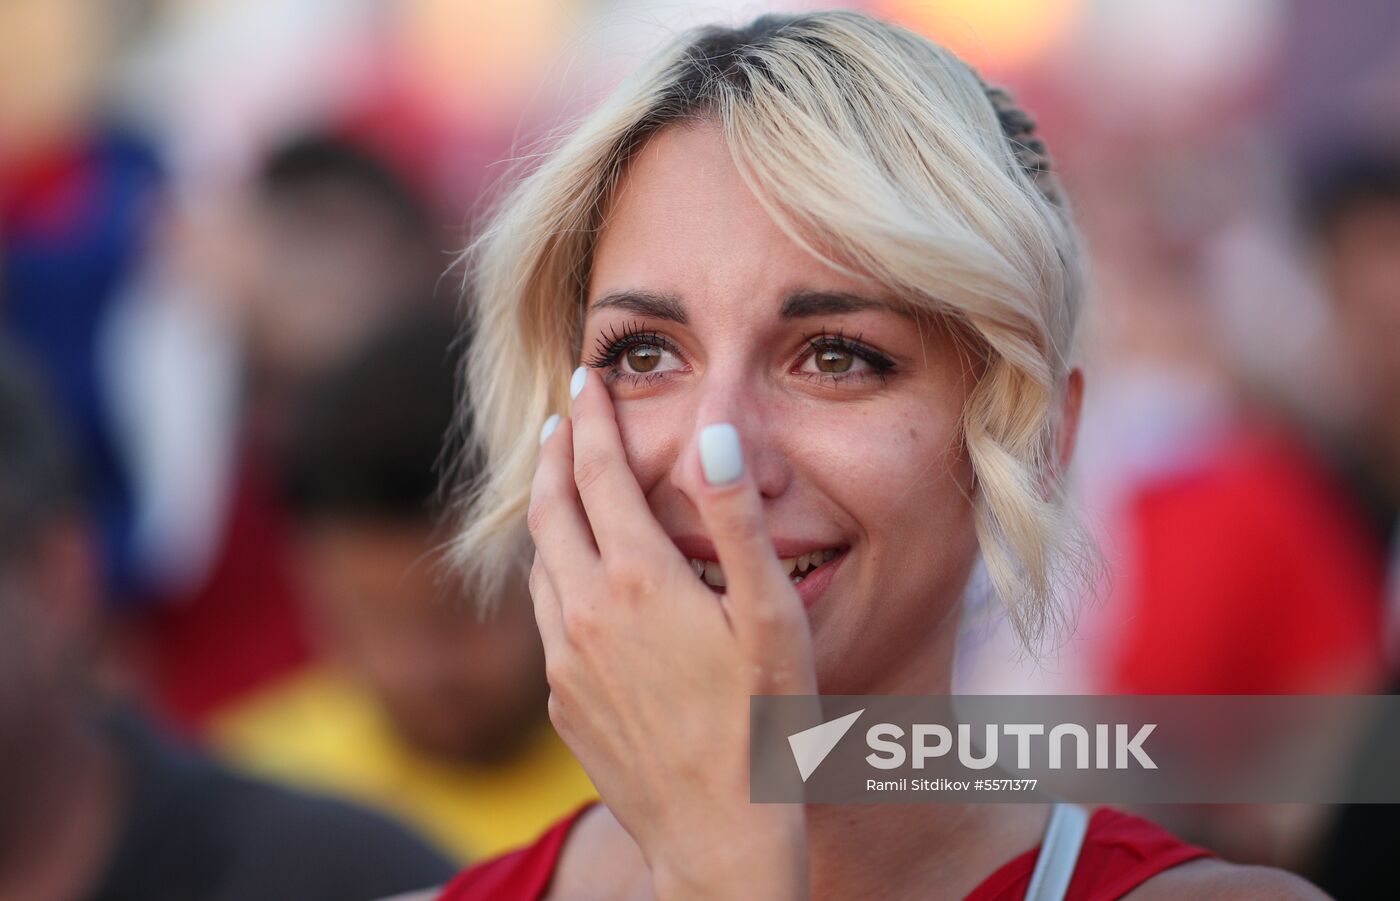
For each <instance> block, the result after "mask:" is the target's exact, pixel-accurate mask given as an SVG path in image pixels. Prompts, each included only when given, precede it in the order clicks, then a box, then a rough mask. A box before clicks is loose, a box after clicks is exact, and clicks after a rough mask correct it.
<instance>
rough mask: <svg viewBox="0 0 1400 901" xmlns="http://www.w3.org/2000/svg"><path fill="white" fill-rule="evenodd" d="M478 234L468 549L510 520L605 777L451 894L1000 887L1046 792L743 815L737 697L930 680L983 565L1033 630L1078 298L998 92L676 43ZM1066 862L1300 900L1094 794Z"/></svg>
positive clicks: (809, 52) (1085, 879) (1040, 601)
mask: <svg viewBox="0 0 1400 901" xmlns="http://www.w3.org/2000/svg"><path fill="white" fill-rule="evenodd" d="M472 262H473V266H474V273H475V279H476V285H475V288H476V294H477V296H478V297H479V298H480V305H479V308H478V309H477V311H476V322H475V328H476V330H477V333H476V340H475V347H476V351H475V352H474V355H473V357H472V360H471V363H470V366H469V373H468V375H469V383H470V385H471V390H472V394H473V398H474V406H473V424H474V429H475V431H476V434H477V435H478V440H479V445H480V446H479V452H480V457H479V459H481V460H484V462H485V467H484V471H485V472H486V473H487V475H486V476H485V477H484V479H483V480H481V481H479V482H478V483H477V484H476V485H475V486H474V489H473V491H472V493H471V495H470V500H469V504H468V513H467V518H466V524H465V528H464V530H463V532H462V535H461V540H460V551H461V558H462V560H463V563H464V564H465V566H466V567H467V569H468V571H469V572H470V573H471V575H472V576H473V577H474V579H475V582H476V584H477V585H478V586H480V587H482V588H483V589H484V590H483V595H482V596H486V597H490V596H494V595H496V593H497V591H496V590H495V589H496V588H498V587H499V586H500V585H502V584H503V583H504V582H505V581H506V580H508V579H509V578H510V569H511V566H512V565H513V562H514V561H522V562H523V559H524V558H522V556H521V551H520V549H521V548H522V547H528V546H529V545H528V543H527V542H526V541H524V537H525V536H524V535H523V534H522V533H521V527H522V526H527V527H528V530H529V533H530V537H531V538H532V539H533V545H534V548H535V556H534V562H533V566H532V568H531V570H530V588H531V593H532V596H533V598H534V606H535V615H536V619H537V621H538V624H539V628H540V631H541V634H542V637H543V640H544V645H545V652H546V657H547V661H548V664H547V669H548V675H549V681H550V686H551V689H552V696H551V699H550V715H551V717H552V719H553V721H554V723H555V724H556V726H557V727H558V729H559V731H560V734H561V735H562V736H563V737H564V739H565V740H566V741H567V742H568V743H569V745H570V747H571V748H572V749H573V750H574V752H575V754H576V755H577V756H578V758H579V760H580V761H581V762H582V764H583V766H584V768H585V769H586V770H587V771H588V773H589V775H590V777H591V778H592V779H593V781H594V783H595V785H596V786H597V788H598V790H599V793H600V795H601V797H602V804H599V805H595V806H591V807H588V808H586V809H584V810H583V811H580V812H579V813H578V814H575V815H574V816H573V817H571V818H569V819H568V820H566V821H565V822H564V823H561V824H560V825H559V826H558V827H556V828H555V829H553V830H551V831H550V832H549V833H548V834H547V835H546V836H545V837H544V838H543V839H542V840H541V841H540V842H539V843H538V844H536V845H535V846H533V847H531V848H530V849H527V850H525V851H523V852H520V853H517V854H516V855H513V856H509V857H507V858H503V859H499V860H497V861H493V862H488V863H486V864H484V865H481V866H479V867H477V868H475V869H473V870H469V871H467V872H466V873H464V874H462V876H460V877H459V878H458V879H457V880H456V881H455V882H454V883H453V884H452V885H451V886H449V887H448V889H447V890H446V892H445V894H443V895H442V897H443V898H447V899H469V898H488V897H490V898H537V897H545V896H547V897H550V898H576V897H581V898H648V897H660V898H764V899H767V898H773V899H778V898H807V897H811V898H855V897H862V898H865V897H870V898H913V897H918V898H963V897H974V898H1019V897H1022V896H1023V895H1024V893H1025V890H1026V886H1027V883H1028V882H1029V881H1030V878H1031V871H1032V869H1033V867H1034V865H1035V862H1036V860H1037V853H1036V848H1037V846H1038V845H1039V844H1040V841H1041V836H1042V833H1043V831H1044V830H1045V829H1046V827H1047V821H1048V820H1049V819H1050V816H1049V809H1048V808H1047V807H1045V806H1037V805H966V806H951V805H927V806H912V805H911V806H841V805H831V806H812V807H809V808H805V809H804V808H803V807H801V806H798V805H774V804H750V803H749V800H748V770H747V762H748V733H747V728H748V699H749V696H750V695H755V694H816V693H817V692H818V691H820V692H822V693H828V694H929V693H939V692H947V691H948V690H949V679H950V671H951V666H952V655H953V640H954V634H955V632H956V625H957V620H958V612H959V611H958V606H959V598H960V596H961V594H962V592H963V589H964V587H965V585H966V583H967V580H968V577H969V573H970V572H971V570H972V568H973V565H974V563H975V561H976V560H977V558H978V557H979V555H980V557H981V559H982V560H983V561H984V562H985V565H986V569H987V571H988V573H989V575H990V577H991V581H992V583H993V585H994V586H995V588H996V589H997V591H998V593H999V595H1000V596H1001V597H1002V599H1003V600H1004V601H1005V603H1006V607H1007V610H1008V613H1009V615H1010V616H1011V618H1012V621H1013V622H1014V623H1015V624H1016V626H1017V628H1018V629H1019V630H1020V632H1021V635H1022V637H1023V638H1024V639H1025V640H1026V642H1027V643H1028V645H1029V644H1033V643H1034V641H1035V639H1036V638H1037V636H1039V635H1040V634H1041V632H1042V631H1043V630H1044V629H1045V628H1047V626H1049V625H1051V624H1053V623H1054V621H1055V619H1056V617H1055V615H1054V607H1053V604H1052V601H1051V598H1050V584H1051V582H1052V577H1051V573H1052V570H1053V568H1054V566H1055V565H1056V561H1057V560H1062V559H1064V554H1065V549H1066V545H1067V543H1068V542H1067V541H1066V538H1067V536H1069V535H1070V534H1072V530H1071V529H1070V528H1069V527H1068V525H1067V523H1066V522H1065V517H1064V515H1063V512H1062V509H1063V508H1062V506H1061V503H1060V483H1061V479H1060V473H1061V472H1062V471H1063V469H1064V467H1065V465H1066V464H1067V463H1068V461H1069V458H1070V455H1071V453H1072V450H1073V445H1074V431H1075V427H1076V424H1077V419H1078V411H1079V402H1080V396H1081V393H1082V384H1083V380H1082V377H1081V375H1080V373H1079V371H1078V370H1077V369H1074V368H1072V366H1071V365H1070V363H1069V354H1070V348H1071V340H1072V337H1073V333H1074V326H1075V321H1076V319H1077V318H1078V311H1079V306H1080V299H1081V288H1080V279H1079V273H1078V251H1077V249H1076V246H1075V239H1074V233H1073V230H1072V227H1071V225H1070V224H1069V220H1068V216H1067V214H1066V212H1065V210H1064V208H1063V205H1062V203H1061V200H1060V197H1059V194H1058V191H1057V188H1056V185H1055V182H1054V180H1053V178H1052V176H1051V173H1050V171H1049V168H1048V161H1047V159H1046V156H1045V154H1044V150H1043V147H1042V146H1041V144H1040V143H1039V141H1037V140H1036V139H1035V136H1034V134H1033V128H1032V125H1031V122H1030V120H1029V119H1028V118H1027V117H1026V116H1025V114H1024V113H1022V112H1021V111H1019V110H1017V109H1016V108H1015V107H1014V106H1013V105H1012V104H1011V103H1010V101H1009V99H1008V98H1007V97H1006V96H1005V95H1004V94H1003V93H1001V92H998V91H995V90H991V89H989V88H987V87H986V86H985V85H984V84H982V83H981V82H980V81H979V79H978V78H977V76H976V75H975V74H974V73H973V72H972V71H971V70H969V69H968V68H967V66H966V65H964V64H963V63H961V62H960V61H959V60H957V59H956V58H954V57H953V56H951V55H950V54H949V53H947V52H946V51H944V50H942V49H940V48H938V47H936V46H933V45H931V44H929V43H928V42H927V41H925V40H923V39H921V38H919V37H917V36H915V35H913V34H910V33H908V32H905V31H902V30H900V29H898V28H895V27H892V26H889V25H886V24H883V23H881V22H878V21H875V20H873V19H870V18H867V17H864V16H861V15H857V14H852V13H820V14H811V15H802V16H797V17H764V18H762V19H759V20H758V21H756V22H755V23H753V24H752V25H750V26H748V27H746V28H743V29H739V30H728V29H708V30H704V31H700V32H698V33H695V34H692V35H689V36H687V37H686V38H685V39H683V40H682V41H680V42H679V43H677V44H676V45H675V46H673V47H672V48H671V49H669V50H668V51H666V52H665V53H663V54H662V55H661V56H660V57H658V58H657V59H656V60H655V61H654V62H652V63H651V64H650V65H648V66H647V67H645V68H644V69H643V70H642V71H641V72H639V73H638V74H637V75H636V76H635V77H634V78H633V79H632V80H631V81H630V82H629V83H628V84H627V85H626V86H625V87H623V88H622V89H621V90H620V91H619V92H618V93H617V94H615V95H614V96H613V97H612V98H611V99H610V100H609V101H608V102H607V103H606V104H605V105H604V106H603V107H602V108H601V109H600V110H599V111H597V112H596V113H595V114H594V115H593V116H592V117H591V118H589V119H588V120H587V121H586V122H585V123H584V124H583V126H582V127H581V128H580V129H579V130H578V132H577V133H576V134H575V135H574V136H573V138H572V139H571V140H569V141H568V142H567V143H565V144H564V145H563V146H562V147H561V148H560V149H559V150H558V151H557V152H556V153H554V154H553V155H552V156H550V157H549V158H548V159H547V160H545V161H544V162H543V164H542V165H541V166H540V167H539V168H538V169H537V170H536V171H535V172H534V173H533V174H532V175H530V176H529V177H528V178H527V179H525V180H524V181H523V182H522V183H521V184H520V186H519V187H518V189H517V191H516V193H515V194H513V195H512V196H511V198H510V200H509V202H508V203H507V204H506V206H505V207H504V209H503V210H502V212H501V213H500V214H499V216H498V217H497V219H496V220H495V222H494V224H493V226H492V227H491V228H490V230H489V231H488V232H487V233H486V234H485V235H484V236H483V238H482V240H481V241H480V242H479V244H478V245H477V247H476V253H475V254H474V257H473V260H472ZM580 362H582V364H583V365H582V366H579V368H578V369H577V371H575V372H574V374H573V376H572V377H570V376H569V375H568V373H569V371H570V370H571V369H573V368H574V367H575V366H577V365H578V364H579V363H580ZM566 384H567V385H569V391H570V396H569V397H565V396H564V386H565V385H566ZM564 412H567V414H568V415H567V417H561V416H560V415H558V414H560V413H564ZM551 413H552V414H555V415H548V414H551ZM547 415H548V418H547V419H546V416H547ZM542 420H543V421H544V427H543V429H542V431H541V434H540V445H541V446H540V447H539V448H538V449H537V448H536V446H535V442H534V437H533V435H526V429H525V428H523V427H522V424H523V423H527V422H531V421H533V422H539V421H542ZM1077 860H1078V866H1077V868H1076V867H1075V857H1074V856H1073V855H1071V856H1070V857H1069V859H1068V866H1069V867H1070V868H1071V870H1072V872H1073V873H1074V881H1073V883H1072V884H1071V885H1070V889H1069V895H1068V897H1071V898H1091V897H1092V898H1110V897H1113V898H1116V897H1122V896H1124V895H1125V894H1126V893H1129V892H1131V893H1132V895H1131V896H1132V897H1133V898H1165V897H1171V898H1181V897H1227V896H1228V897H1232V898H1233V897H1269V898H1311V897H1317V895H1316V893H1315V892H1313V891H1312V890H1311V889H1309V888H1308V887H1307V886H1305V885H1304V884H1302V883H1301V882H1300V881H1298V880H1295V879H1293V878H1292V877H1289V876H1287V875H1285V874H1282V873H1278V872H1274V871H1268V870H1257V869H1246V868H1240V867H1234V866H1231V865H1228V864H1225V863H1222V862H1219V861H1216V860H1213V859H1210V858H1209V856H1208V852H1205V851H1203V850H1201V849H1195V848H1192V847H1191V846H1189V845H1185V844H1183V843H1181V842H1179V841H1177V840H1175V839H1174V838H1172V837H1171V836H1169V835H1167V834H1166V833H1164V832H1162V831H1161V830H1158V829H1157V828H1156V827H1154V826H1152V825H1151V824H1149V823H1146V822H1145V821H1142V820H1138V819H1136V818H1133V817H1128V816H1126V815H1124V814H1121V813H1118V812H1116V811H1112V810H1103V811H1099V812H1097V813H1096V814H1095V815H1094V816H1093V819H1092V821H1090V822H1089V824H1088V834H1087V836H1086V837H1085V838H1084V841H1083V846H1082V848H1081V849H1080V852H1079V854H1078V857H1077ZM1067 872H1068V871H1067Z"/></svg>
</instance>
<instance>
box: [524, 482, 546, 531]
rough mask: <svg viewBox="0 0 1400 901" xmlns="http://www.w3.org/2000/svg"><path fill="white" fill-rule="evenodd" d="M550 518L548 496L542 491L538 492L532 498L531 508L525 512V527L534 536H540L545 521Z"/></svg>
mask: <svg viewBox="0 0 1400 901" xmlns="http://www.w3.org/2000/svg"><path fill="white" fill-rule="evenodd" d="M548 518H549V503H548V496H547V495H545V494H544V493H541V492H536V493H535V495H534V496H533V497H531V498H530V508H529V510H528V511H526V513H525V529H526V530H527V531H528V532H529V533H530V536H531V537H532V538H539V537H540V534H541V533H542V532H543V531H544V525H545V521H546V520H547V519H548Z"/></svg>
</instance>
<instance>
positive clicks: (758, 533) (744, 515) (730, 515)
mask: <svg viewBox="0 0 1400 901" xmlns="http://www.w3.org/2000/svg"><path fill="white" fill-rule="evenodd" d="M717 519H718V520H719V526H720V528H722V529H723V530H724V531H723V534H725V535H729V536H731V537H732V538H733V539H734V540H735V541H738V542H742V543H743V544H751V543H754V542H756V541H758V540H759V539H767V537H768V529H767V527H766V526H765V525H764V522H763V517H762V516H761V515H760V514H759V513H757V512H755V511H753V510H749V509H747V508H745V507H739V506H735V507H731V508H729V509H723V510H720V511H719V516H718V517H717Z"/></svg>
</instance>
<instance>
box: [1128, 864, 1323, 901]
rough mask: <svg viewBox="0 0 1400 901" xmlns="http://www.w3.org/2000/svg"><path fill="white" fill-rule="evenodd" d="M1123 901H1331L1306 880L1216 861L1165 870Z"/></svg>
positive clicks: (1283, 872) (1273, 870)
mask: <svg viewBox="0 0 1400 901" xmlns="http://www.w3.org/2000/svg"><path fill="white" fill-rule="evenodd" d="M1123 897H1124V901H1174V899H1178V898H1195V899H1200V901H1216V899H1219V901H1226V899H1229V901H1239V899H1251V898H1257V899H1260V901H1263V899H1268V901H1329V899H1328V895H1327V894H1326V893H1324V892H1323V891H1322V890H1320V889H1318V888H1317V887H1316V886H1314V885H1313V884H1312V883H1311V882H1308V881H1307V880H1306V879H1303V878H1301V877H1298V876H1295V875H1293V874H1292V873H1289V872H1287V871H1285V870H1277V869H1274V868H1273V867H1252V866H1242V865H1240V864H1234V863H1227V862H1226V861H1223V860H1217V859H1215V858H1207V859H1204V860H1193V861H1191V862H1190V863H1184V864H1181V865H1180V866H1176V867H1172V868H1171V869H1170V870H1165V871H1163V872H1162V873H1159V874H1158V875H1156V876H1153V877H1152V878H1151V879H1149V880H1147V881H1146V882H1144V883H1143V884H1142V885H1140V886H1138V887H1137V888H1136V889H1134V890H1133V891H1131V892H1129V893H1128V894H1126V895H1124V896H1123Z"/></svg>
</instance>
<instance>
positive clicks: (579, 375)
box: [569, 366, 588, 399]
mask: <svg viewBox="0 0 1400 901" xmlns="http://www.w3.org/2000/svg"><path fill="white" fill-rule="evenodd" d="M587 380H588V370H587V369H586V368H584V367H582V366H580V367H579V368H577V369H575V370H574V375H573V378H571V379H569V397H570V398H571V399H574V398H577V397H578V393H579V392H580V391H582V390H583V383H584V382H585V381H587Z"/></svg>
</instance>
